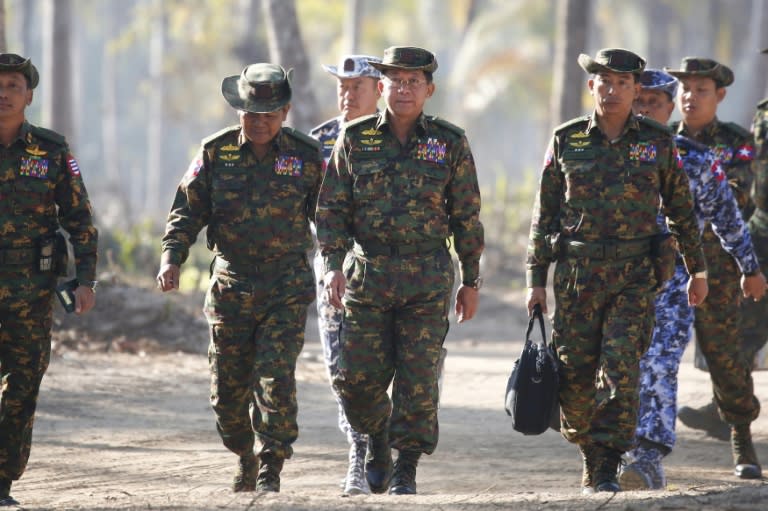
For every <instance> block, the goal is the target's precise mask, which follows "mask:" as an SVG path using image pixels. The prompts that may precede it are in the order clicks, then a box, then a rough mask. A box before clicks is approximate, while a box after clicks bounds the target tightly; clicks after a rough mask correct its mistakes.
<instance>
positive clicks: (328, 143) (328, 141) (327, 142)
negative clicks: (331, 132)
mask: <svg viewBox="0 0 768 511" xmlns="http://www.w3.org/2000/svg"><path fill="white" fill-rule="evenodd" d="M323 145H324V146H330V147H333V146H335V145H336V139H335V138H329V139H326V140H325V141H324V142H323Z"/></svg>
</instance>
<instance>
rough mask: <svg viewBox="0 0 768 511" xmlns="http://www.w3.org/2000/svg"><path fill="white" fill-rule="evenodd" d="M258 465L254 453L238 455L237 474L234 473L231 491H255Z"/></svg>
mask: <svg viewBox="0 0 768 511" xmlns="http://www.w3.org/2000/svg"><path fill="white" fill-rule="evenodd" d="M258 465H259V462H258V459H257V458H256V455H255V454H253V453H249V454H246V455H244V456H240V461H239V462H238V468H237V474H235V479H234V481H232V491H234V492H241V491H255V490H256V470H257V469H258Z"/></svg>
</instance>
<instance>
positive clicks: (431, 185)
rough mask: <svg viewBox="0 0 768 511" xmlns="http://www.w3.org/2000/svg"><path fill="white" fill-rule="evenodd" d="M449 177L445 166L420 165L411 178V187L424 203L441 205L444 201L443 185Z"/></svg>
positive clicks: (435, 205) (434, 205)
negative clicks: (416, 172)
mask: <svg viewBox="0 0 768 511" xmlns="http://www.w3.org/2000/svg"><path fill="white" fill-rule="evenodd" d="M449 177H450V171H449V169H448V167H446V166H443V165H429V166H427V167H424V166H422V167H421V168H419V172H418V174H416V175H415V176H413V178H412V180H411V183H412V188H413V190H414V192H415V195H416V196H417V197H418V198H419V199H420V201H421V202H422V203H423V204H424V205H431V206H433V207H441V206H442V205H443V204H444V203H445V186H446V185H447V183H448V179H449Z"/></svg>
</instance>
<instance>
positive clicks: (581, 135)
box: [568, 131, 589, 138]
mask: <svg viewBox="0 0 768 511" xmlns="http://www.w3.org/2000/svg"><path fill="white" fill-rule="evenodd" d="M568 136H569V137H570V138H589V133H585V132H583V131H575V132H573V133H571V134H570V135H568Z"/></svg>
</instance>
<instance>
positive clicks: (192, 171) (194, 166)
mask: <svg viewBox="0 0 768 511" xmlns="http://www.w3.org/2000/svg"><path fill="white" fill-rule="evenodd" d="M201 168H203V160H201V159H200V158H198V159H196V160H193V161H192V163H190V164H189V167H188V168H187V172H186V173H185V174H184V179H185V180H189V179H192V178H195V177H197V175H198V174H199V173H200V169H201Z"/></svg>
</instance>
